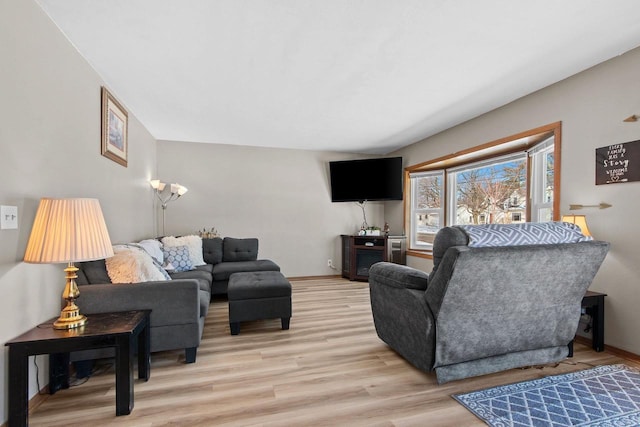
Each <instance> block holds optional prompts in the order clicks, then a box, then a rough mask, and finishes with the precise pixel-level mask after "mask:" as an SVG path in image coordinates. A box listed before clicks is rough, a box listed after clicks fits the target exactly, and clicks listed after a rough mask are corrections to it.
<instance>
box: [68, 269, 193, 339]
mask: <svg viewBox="0 0 640 427" xmlns="http://www.w3.org/2000/svg"><path fill="white" fill-rule="evenodd" d="M78 289H79V290H80V297H79V298H78V300H77V301H76V304H78V306H79V307H80V312H81V313H85V314H92V313H107V312H115V311H129V310H152V311H151V319H150V320H151V326H152V327H155V326H166V325H181V324H190V323H197V322H198V320H199V318H200V303H199V299H198V298H199V296H198V282H197V281H196V280H193V279H181V280H167V281H158V282H143V283H127V284H98V285H83V286H78Z"/></svg>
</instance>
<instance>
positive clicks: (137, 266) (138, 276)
mask: <svg viewBox="0 0 640 427" xmlns="http://www.w3.org/2000/svg"><path fill="white" fill-rule="evenodd" d="M113 252H114V256H112V257H110V258H107V259H106V260H105V265H106V268H107V273H108V274H109V277H110V278H111V282H112V283H140V282H155V281H162V280H170V279H171V278H170V277H169V275H168V274H167V272H166V271H164V269H162V267H161V266H160V265H159V264H158V263H157V261H154V259H153V258H152V257H151V255H149V254H148V253H147V252H146V251H145V250H144V249H142V248H140V247H138V246H133V245H115V246H114V247H113Z"/></svg>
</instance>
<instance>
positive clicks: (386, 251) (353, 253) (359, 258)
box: [340, 234, 405, 282]
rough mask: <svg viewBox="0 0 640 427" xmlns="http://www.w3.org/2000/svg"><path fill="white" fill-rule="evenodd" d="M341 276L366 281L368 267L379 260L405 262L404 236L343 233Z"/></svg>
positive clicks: (367, 278)
mask: <svg viewBox="0 0 640 427" xmlns="http://www.w3.org/2000/svg"><path fill="white" fill-rule="evenodd" d="M340 237H341V238H342V277H345V278H347V279H349V280H359V281H364V282H366V281H367V280H369V268H370V267H371V266H372V265H373V264H375V263H376V262H380V261H389V262H395V263H398V264H404V263H405V250H404V247H405V244H404V241H405V237H404V236H385V235H382V236H359V235H347V234H343V235H341V236H340Z"/></svg>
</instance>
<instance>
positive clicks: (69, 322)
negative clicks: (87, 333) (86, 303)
mask: <svg viewBox="0 0 640 427" xmlns="http://www.w3.org/2000/svg"><path fill="white" fill-rule="evenodd" d="M85 323H87V318H86V317H85V316H84V315H82V314H80V309H79V308H78V306H77V305H75V304H74V303H73V302H68V303H67V306H66V307H65V308H64V309H62V311H61V312H60V317H58V320H56V321H55V322H53V329H74V328H79V327H80V326H84V324H85Z"/></svg>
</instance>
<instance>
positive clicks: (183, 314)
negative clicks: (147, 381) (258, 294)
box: [71, 237, 280, 363]
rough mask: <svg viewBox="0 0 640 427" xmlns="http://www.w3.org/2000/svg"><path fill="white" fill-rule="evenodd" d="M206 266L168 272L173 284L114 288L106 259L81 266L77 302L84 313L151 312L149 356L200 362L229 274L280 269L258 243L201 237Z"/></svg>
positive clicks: (77, 356) (79, 356)
mask: <svg viewBox="0 0 640 427" xmlns="http://www.w3.org/2000/svg"><path fill="white" fill-rule="evenodd" d="M202 248H203V258H204V260H205V262H206V265H202V266H198V267H196V268H195V269H194V270H190V271H183V272H178V273H169V274H170V276H171V279H172V280H166V281H153V282H141V283H131V284H112V283H111V280H110V278H109V275H108V273H107V269H106V264H105V261H104V260H99V261H90V262H84V263H80V264H79V265H78V268H79V271H78V278H77V280H76V282H77V284H78V288H79V290H80V298H79V299H78V301H77V304H78V306H79V307H80V310H81V312H82V313H84V314H92V313H105V312H114V311H128V310H142V309H150V310H152V312H151V352H157V351H164V350H175V349H184V350H185V361H186V363H193V362H195V360H196V351H197V348H198V345H199V344H200V339H201V337H202V331H203V328H204V322H205V318H206V316H207V313H208V310H209V303H210V301H211V298H212V296H213V295H223V294H226V292H227V285H228V282H229V277H230V276H231V274H233V273H236V272H252V271H280V267H279V266H278V265H277V264H276V263H274V262H273V261H271V260H266V259H264V260H259V259H258V239H255V238H246V239H236V238H231V237H225V238H224V239H222V238H213V239H202ZM111 354H112V349H104V350H100V351H92V352H76V353H74V354H72V355H71V360H72V361H77V360H88V359H97V358H104V357H109V356H110V355H111Z"/></svg>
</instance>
